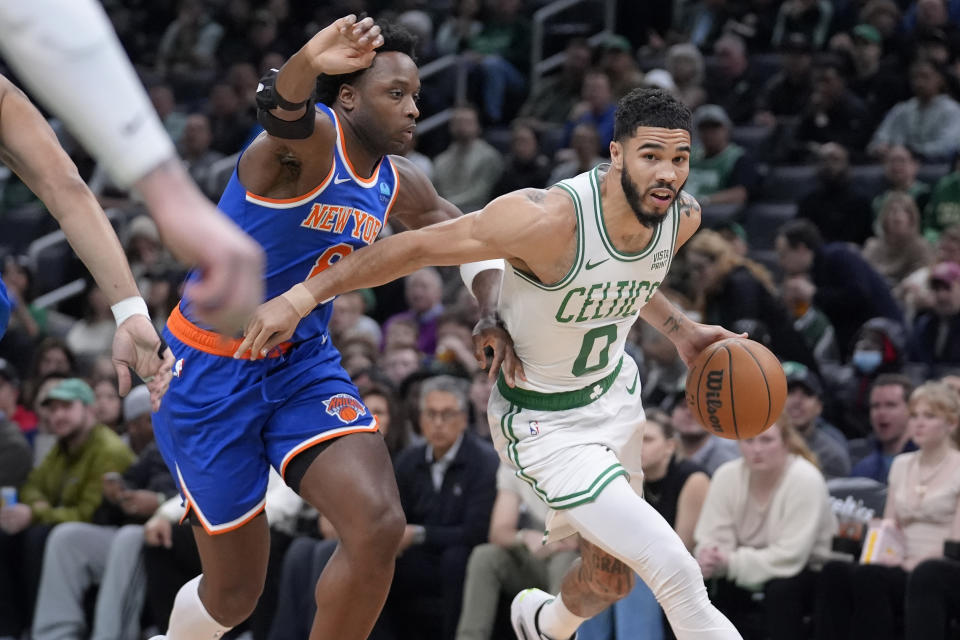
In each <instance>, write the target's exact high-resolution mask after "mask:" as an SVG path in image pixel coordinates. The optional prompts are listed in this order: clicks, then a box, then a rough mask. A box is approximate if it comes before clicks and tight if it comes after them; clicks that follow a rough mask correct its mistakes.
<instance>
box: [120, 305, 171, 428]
mask: <svg viewBox="0 0 960 640" xmlns="http://www.w3.org/2000/svg"><path fill="white" fill-rule="evenodd" d="M113 366H114V368H115V369H116V371H117V387H118V389H117V390H118V391H119V392H120V395H121V396H125V395H127V392H128V391H130V384H131V382H130V369H133V370H134V371H136V372H137V375H138V376H140V377H141V378H143V381H144V382H146V383H147V389H149V390H150V404H151V405H152V407H153V410H154V411H156V410H157V409H159V408H160V399H161V398H163V394H164V393H166V392H167V388H168V387H169V386H170V379H171V378H172V377H173V374H172V369H173V354H172V353H171V352H170V349H167V348H166V347H165V346H163V342H162V341H161V340H160V336H158V335H157V330H156V329H154V328H153V324H152V323H151V322H150V319H149V318H147V317H146V316H144V315H140V314H137V315H133V316H130V317H129V318H127V319H126V320H124V321H123V324H121V325H120V326H119V327H117V331H116V333H115V334H113Z"/></svg>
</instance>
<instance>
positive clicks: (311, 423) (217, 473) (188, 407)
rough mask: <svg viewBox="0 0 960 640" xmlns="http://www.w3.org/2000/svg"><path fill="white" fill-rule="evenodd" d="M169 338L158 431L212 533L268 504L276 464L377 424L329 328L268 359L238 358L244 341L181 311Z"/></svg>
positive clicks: (190, 503) (190, 505) (190, 507)
mask: <svg viewBox="0 0 960 640" xmlns="http://www.w3.org/2000/svg"><path fill="white" fill-rule="evenodd" d="M163 337H164V339H165V340H166V341H167V344H168V345H169V347H170V349H171V350H172V351H173V354H174V358H175V364H174V370H173V373H174V377H173V379H172V381H171V383H170V388H169V390H168V391H167V393H166V395H164V397H163V401H162V403H161V405H160V410H159V411H158V412H157V413H155V414H153V429H154V435H155V439H156V441H157V446H158V447H159V449H160V452H161V454H162V455H163V457H164V460H165V461H166V463H167V466H169V467H170V471H171V473H173V475H174V478H175V479H176V481H177V483H178V485H179V488H180V493H181V495H182V497H183V500H184V503H185V504H186V506H187V512H188V513H190V512H193V514H194V515H195V521H199V524H201V525H202V526H203V528H204V529H205V530H206V531H207V533H209V534H218V533H225V532H227V531H232V530H234V529H236V528H238V527H240V526H242V525H244V524H245V523H247V522H249V521H250V520H252V519H253V518H254V517H256V516H257V515H258V514H259V513H260V512H261V511H263V508H264V504H265V500H264V497H265V495H266V490H267V479H268V475H269V470H270V467H271V466H272V467H274V468H275V469H276V470H277V471H278V472H280V475H281V476H282V475H283V474H284V473H285V471H286V468H287V465H288V464H289V463H290V461H291V460H292V459H293V458H294V456H296V455H297V454H298V453H301V452H303V451H305V450H306V449H309V448H310V447H312V446H315V445H317V444H320V443H322V442H325V441H327V440H330V439H331V438H336V437H339V436H343V435H347V434H350V433H358V432H373V431H376V430H377V421H376V419H375V418H374V416H373V414H372V413H371V412H370V410H369V409H367V408H366V407H365V406H364V404H363V402H362V401H361V400H360V397H359V393H358V392H357V389H356V387H355V386H354V385H353V383H352V382H351V381H350V378H349V376H348V375H347V373H346V371H344V370H343V368H342V367H341V366H340V354H339V353H338V352H337V350H336V349H335V348H334V347H333V346H332V345H331V344H330V340H329V339H328V337H327V335H326V334H323V335H321V336H317V337H315V338H311V339H308V340H304V341H303V342H299V343H297V344H294V345H290V344H284V345H280V347H279V348H277V349H275V350H274V351H273V352H272V353H271V357H269V358H267V359H263V360H255V361H252V362H251V361H250V360H249V359H240V360H236V359H234V358H233V357H232V356H233V351H234V350H235V349H236V347H237V345H238V343H239V340H233V339H226V338H223V337H222V336H219V335H217V334H215V333H213V332H210V331H206V330H204V329H201V328H200V327H197V326H196V325H194V324H193V323H191V322H190V321H189V320H187V319H186V318H185V317H184V316H183V315H182V314H181V313H180V310H179V308H177V309H175V310H174V312H173V313H172V314H171V316H170V319H169V320H168V322H167V326H166V329H165V330H164V332H163Z"/></svg>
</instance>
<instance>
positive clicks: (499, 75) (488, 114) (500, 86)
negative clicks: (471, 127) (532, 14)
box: [465, 0, 530, 123]
mask: <svg viewBox="0 0 960 640" xmlns="http://www.w3.org/2000/svg"><path fill="white" fill-rule="evenodd" d="M489 8H490V15H489V17H488V18H487V19H486V20H485V21H484V23H483V28H482V29H481V30H480V33H478V34H477V35H475V36H473V37H472V38H470V40H469V42H468V43H467V51H466V52H465V53H466V55H467V58H468V59H469V60H470V61H471V62H472V63H473V64H472V65H471V67H472V72H474V73H476V72H479V74H480V77H481V78H482V82H481V85H482V87H483V88H482V92H483V93H482V100H481V103H482V105H483V115H484V117H485V118H486V121H487V122H489V123H499V122H502V121H503V120H504V119H505V118H504V116H508V117H509V116H510V115H512V114H505V113H504V107H505V106H506V103H507V97H508V96H510V97H519V98H520V99H522V98H523V94H524V92H525V91H526V88H527V79H526V68H527V65H528V64H529V60H530V23H529V22H528V21H527V19H526V18H524V17H523V16H522V15H521V14H520V0H494V2H492V3H490V5H489Z"/></svg>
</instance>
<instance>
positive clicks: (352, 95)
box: [337, 84, 357, 111]
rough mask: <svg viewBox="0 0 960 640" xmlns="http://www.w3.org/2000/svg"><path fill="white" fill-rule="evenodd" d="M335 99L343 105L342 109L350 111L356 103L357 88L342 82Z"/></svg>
mask: <svg viewBox="0 0 960 640" xmlns="http://www.w3.org/2000/svg"><path fill="white" fill-rule="evenodd" d="M337 99H338V100H339V101H340V104H342V105H343V108H344V109H346V110H347V111H352V110H353V108H354V107H355V106H356V104H357V90H356V89H354V88H353V86H352V85H349V84H342V85H340V92H339V93H338V94H337Z"/></svg>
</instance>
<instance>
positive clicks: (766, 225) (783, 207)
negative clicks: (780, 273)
mask: <svg viewBox="0 0 960 640" xmlns="http://www.w3.org/2000/svg"><path fill="white" fill-rule="evenodd" d="M796 215H797V205H796V204H795V203H792V202H791V203H776V204H774V203H757V204H753V205H750V206H749V207H747V211H746V213H745V214H744V216H743V228H744V230H746V232H747V241H748V242H749V243H750V247H751V248H753V249H755V250H758V251H763V250H769V249H772V248H773V239H774V238H776V237H777V230H778V229H779V228H780V226H781V225H783V223H785V222H787V221H788V220H791V219H793V217H794V216H796Z"/></svg>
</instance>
